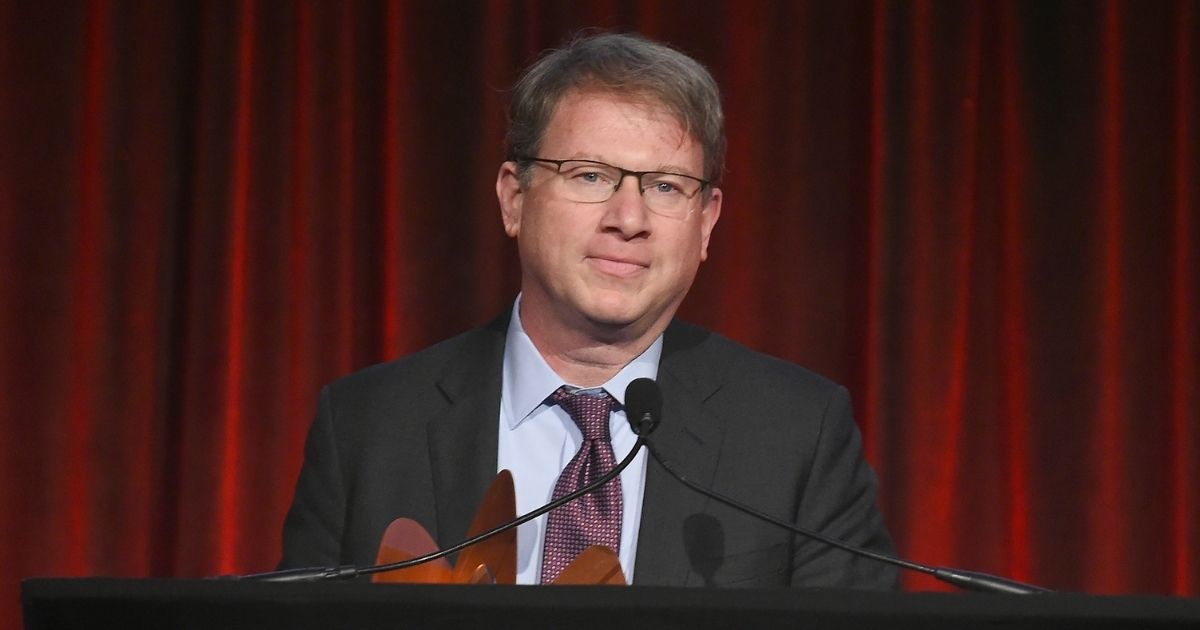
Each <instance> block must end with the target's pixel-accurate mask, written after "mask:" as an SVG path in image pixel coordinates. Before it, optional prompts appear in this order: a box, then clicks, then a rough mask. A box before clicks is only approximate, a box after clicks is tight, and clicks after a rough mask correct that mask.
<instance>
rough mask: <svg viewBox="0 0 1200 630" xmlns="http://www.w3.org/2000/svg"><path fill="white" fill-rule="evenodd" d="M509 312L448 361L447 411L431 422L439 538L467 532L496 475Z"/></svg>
mask: <svg viewBox="0 0 1200 630" xmlns="http://www.w3.org/2000/svg"><path fill="white" fill-rule="evenodd" d="M507 328H508V315H507V314H506V315H504V316H501V317H500V318H498V319H496V320H495V321H493V322H492V323H491V324H489V325H488V326H486V327H485V328H482V329H479V330H477V331H475V333H474V335H473V336H472V338H471V339H469V340H467V341H466V342H465V343H464V344H463V347H462V348H461V352H460V353H459V354H458V355H457V356H456V357H454V358H453V359H451V360H450V361H448V362H447V364H446V366H445V369H444V370H443V373H442V376H441V378H440V379H439V380H438V387H439V388H440V390H441V393H442V395H443V396H445V397H446V400H447V402H448V403H449V407H448V408H447V410H446V412H445V413H444V414H443V415H441V416H439V417H436V418H432V419H431V421H430V423H429V430H428V434H429V456H430V462H431V467H432V478H433V489H434V495H435V496H436V497H437V532H436V535H437V539H438V541H439V542H440V543H441V544H442V545H446V544H450V543H454V542H458V541H460V540H462V539H463V538H465V537H466V533H467V528H468V527H469V526H470V523H471V520H472V519H473V518H474V516H475V511H476V510H477V509H478V507H479V503H480V501H482V499H483V493H484V492H485V491H486V489H487V487H488V486H489V485H490V484H491V482H492V479H494V478H495V476H496V449H497V435H496V434H497V431H498V428H497V422H498V418H499V413H500V383H501V371H502V369H503V358H504V336H505V331H506V330H507Z"/></svg>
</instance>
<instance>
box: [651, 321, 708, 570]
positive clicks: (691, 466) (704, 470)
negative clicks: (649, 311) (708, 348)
mask: <svg viewBox="0 0 1200 630" xmlns="http://www.w3.org/2000/svg"><path fill="white" fill-rule="evenodd" d="M707 334H708V333H706V332H704V331H701V330H699V329H696V328H693V327H690V326H686V325H680V324H672V325H671V327H670V328H668V329H667V332H666V335H665V337H664V340H663V357H662V360H661V363H660V365H659V371H658V383H659V387H660V388H661V389H662V394H663V418H662V423H661V425H660V426H659V428H658V430H657V431H655V433H654V435H653V436H651V441H653V443H654V445H655V447H656V448H657V449H658V451H659V452H660V453H661V454H662V456H663V458H664V459H666V460H667V462H668V463H669V464H671V466H672V468H675V469H676V470H678V471H679V472H681V473H682V474H683V475H684V476H686V477H688V478H689V479H691V480H693V481H695V482H697V483H699V484H701V485H705V486H708V485H711V483H712V479H713V474H714V472H715V471H716V467H717V460H718V457H719V455H720V450H721V443H722V440H723V439H724V431H725V429H724V426H723V423H722V421H721V419H720V418H718V417H716V416H715V415H713V414H712V413H711V412H709V411H708V410H707V409H706V407H705V404H704V403H705V401H706V400H707V399H708V398H709V397H711V396H712V395H713V394H715V393H716V392H717V390H718V389H720V386H721V382H720V377H719V376H718V375H717V374H716V373H715V372H714V371H713V370H714V369H718V366H720V365H721V364H720V362H719V361H718V360H716V358H715V357H713V356H711V353H707V352H703V351H700V350H699V344H701V342H703V341H704V337H705V336H707ZM705 503H706V498H705V497H703V496H701V495H700V494H698V493H696V492H693V491H691V490H689V489H688V488H686V487H685V486H683V484H681V483H680V482H679V481H678V480H676V479H674V478H673V477H671V476H670V475H669V474H668V473H667V472H666V471H665V470H663V469H662V467H661V466H659V465H658V463H657V462H655V461H653V460H651V461H650V463H649V464H648V466H647V468H646V491H645V495H644V498H643V500H642V523H641V527H640V529H639V533H638V550H637V560H636V561H635V570H634V581H635V583H637V584H659V585H682V584H685V583H686V582H687V581H688V577H689V576H688V574H689V572H690V570H691V569H690V565H689V562H688V560H687V554H686V551H685V549H684V546H683V527H684V521H685V520H686V519H687V517H688V516H691V515H693V514H697V513H700V512H701V511H703V509H704V506H705Z"/></svg>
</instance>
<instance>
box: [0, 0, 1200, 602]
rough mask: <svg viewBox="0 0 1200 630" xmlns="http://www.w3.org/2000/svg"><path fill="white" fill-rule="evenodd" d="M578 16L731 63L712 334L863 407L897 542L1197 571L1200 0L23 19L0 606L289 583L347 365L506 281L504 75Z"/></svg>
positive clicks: (184, 6) (23, 6)
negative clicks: (312, 429) (243, 580)
mask: <svg viewBox="0 0 1200 630" xmlns="http://www.w3.org/2000/svg"><path fill="white" fill-rule="evenodd" d="M588 26H597V27H603V28H609V29H620V30H624V29H636V30H640V31H641V32H643V33H645V34H647V35H650V36H652V37H656V38H660V39H663V40H665V41H667V42H671V43H673V44H674V45H676V46H678V47H680V48H681V49H683V50H685V51H687V52H689V53H691V54H693V55H694V56H696V57H697V58H699V59H700V60H701V61H703V62H704V63H706V64H707V65H708V66H709V67H710V68H712V70H713V72H714V74H715V75H716V76H717V79H718V81H719V82H720V83H721V84H722V86H723V88H724V91H725V100H726V103H727V114H728V118H729V137H730V152H729V165H728V174H727V177H726V178H725V183H724V189H725V191H726V211H725V213H724V216H723V218H722V221H721V224H720V225H719V226H718V227H717V232H716V235H715V237H714V241H713V244H712V250H711V253H712V259H711V261H710V262H709V263H707V264H706V265H705V266H704V268H703V269H701V273H700V279H699V280H698V283H697V285H696V287H695V288H694V290H693V293H692V295H691V297H689V299H688V301H687V302H686V303H685V305H684V308H683V315H684V316H685V317H687V318H689V319H691V320H693V321H697V322H699V323H701V324H705V325H708V326H711V327H713V328H715V329H717V330H719V331H721V332H724V333H725V334H727V335H729V336H731V337H733V338H735V339H738V340H740V341H742V342H744V343H746V344H748V345H750V346H753V347H755V348H759V349H761V350H764V351H766V352H769V353H772V354H776V355H779V356H782V357H785V358H788V359H791V360H794V361H797V362H799V363H802V364H805V365H807V366H810V367H812V368H814V369H816V370H818V371H820V372H823V373H825V374H827V375H829V376H830V377H832V378H835V379H837V380H839V381H841V382H844V383H846V384H847V385H848V386H849V387H850V388H851V391H852V393H853V395H854V399H855V403H856V406H857V414H858V420H859V422H860V424H861V426H862V428H863V431H864V434H865V436H866V442H867V448H868V456H869V458H870V460H871V461H872V463H873V464H874V466H875V467H876V470H877V471H878V472H879V474H880V479H881V483H882V503H883V507H884V510H885V513H886V516H887V519H888V522H889V524H890V527H891V530H892V532H893V534H894V536H895V538H896V542H897V546H898V548H899V550H900V551H901V552H902V553H903V554H904V555H906V556H910V557H912V558H915V559H919V560H921V561H926V562H932V563H941V564H952V565H959V566H964V567H970V568H976V569H982V570H987V571H991V572H996V573H1002V574H1006V575H1010V576H1013V577H1016V578H1020V579H1027V580H1033V581H1036V582H1039V583H1043V584H1046V585H1048V586H1051V587H1055V588H1063V589H1080V590H1086V591H1090V592H1098V593H1122V592H1156V593H1175V594H1191V595H1197V594H1200V560H1198V557H1200V526H1198V525H1197V523H1200V492H1198V490H1197V484H1196V479H1197V477H1198V473H1200V394H1198V393H1197V382H1198V381H1197V376H1198V369H1200V333H1198V329H1200V313H1198V309H1200V306H1198V304H1197V301H1198V295H1200V261H1198V259H1197V258H1198V254H1197V249H1198V247H1200V218H1198V217H1197V200H1198V198H1200V191H1198V190H1197V187H1198V186H1197V182H1198V181H1200V162H1198V156H1197V152H1198V146H1200V132H1198V131H1197V129H1198V128H1200V121H1198V120H1197V119H1198V114H1200V106H1198V105H1197V103H1198V100H1197V84H1198V83H1200V81H1198V79H1197V77H1200V70H1198V67H1197V66H1198V60H1197V57H1198V55H1200V50H1198V48H1200V6H1198V5H1197V3H1196V2H1194V1H1187V0H1185V1H1180V2H1084V3H1058V2H1046V1H1041V0H1039V1H1035V2H1027V3H1024V2H958V1H954V2H926V1H914V2H882V1H881V2H857V3H843V2H828V3H799V2H791V1H780V2H736V3H732V2H731V3H728V4H727V3H723V2H695V1H689V2H653V3H650V2H647V3H637V2H614V1H594V2H586V3H582V2H579V3H577V2H549V1H548V2H522V1H518V0H509V1H500V0H497V1H491V2H477V3H476V2H470V3H412V4H408V3H379V2H255V1H251V0H247V1H245V2H241V3H227V2H212V3H204V2H173V3H163V2H152V1H147V2H115V3H109V2H101V1H97V2H52V3H36V2H3V1H0V349H2V357H0V359H2V360H0V396H2V401H3V404H0V474H2V475H3V483H0V514H3V517H0V567H2V569H0V572H2V577H0V580H2V583H3V586H2V587H0V619H3V620H5V622H8V621H10V620H14V619H15V618H16V616H17V615H16V607H17V601H16V583H17V579H18V578H20V577H25V576H30V575H92V574H105V575H131V576H142V575H174V576H199V575H208V574H216V573H228V572H240V571H252V570H262V569H267V568H269V567H271V566H272V565H273V564H274V562H275V561H276V558H277V554H278V546H279V532H280V524H281V521H282V518H283V515H284V512H285V510H286V507H287V505H288V503H289V500H290V498H291V491H292V484H293V481H294V479H295V476H296V473H297V470H298V468H299V465H300V457H301V446H302V441H303V438H304V434H305V431H306V428H307V426H308V423H309V422H310V419H311V413H312V411H313V407H314V402H315V397H316V392H317V390H318V388H319V386H320V385H321V384H322V383H324V382H326V381H329V380H330V379H333V378H335V377H336V376H338V375H340V374H343V373H346V372H349V371H351V370H354V369H356V368H360V367H363V366H366V365H368V364H370V363H373V362H377V361H381V360H385V359H388V358H390V357H395V356H398V355H401V354H403V353H406V352H409V351H412V350H415V349H417V348H421V347H423V346H426V345H428V344H430V343H432V342H434V341H436V340H439V339H441V338H444V337H446V336H449V335H451V334H453V333H455V332H458V331H460V330H463V329H465V328H467V327H470V326H472V325H475V324H479V323H481V322H484V321H486V320H488V319H490V318H491V317H492V316H493V315H494V314H496V313H498V312H499V311H500V310H501V309H504V308H506V307H507V305H508V304H509V303H510V300H511V299H512V297H513V296H514V294H515V291H516V289H517V279H518V274H517V271H516V269H517V267H516V262H517V261H516V258H515V253H514V248H513V246H512V244H511V243H510V242H508V241H507V239H506V238H505V237H504V235H503V233H502V231H501V227H500V222H499V218H498V213H497V209H496V203H495V199H494V196H493V193H492V182H493V179H494V174H495V170H496V167H497V165H498V164H499V162H500V160H501V158H502V155H503V146H502V136H503V130H504V126H505V123H504V121H505V118H504V104H505V100H506V92H505V90H506V88H507V86H509V85H510V84H511V82H512V81H513V79H514V78H515V76H516V73H517V72H518V70H519V69H520V68H521V67H523V66H524V65H525V64H527V63H528V62H529V61H531V60H532V59H533V58H534V56H535V55H536V53H537V52H538V51H540V50H542V49H543V48H545V47H548V46H551V45H554V44H557V43H559V42H560V41H561V40H562V39H563V38H564V37H565V36H566V35H567V34H568V33H571V32H573V31H575V30H576V29H579V28H581V27H588ZM907 585H908V586H909V587H910V588H928V587H930V584H929V583H927V582H925V581H923V580H921V579H911V580H909V581H908V583H907Z"/></svg>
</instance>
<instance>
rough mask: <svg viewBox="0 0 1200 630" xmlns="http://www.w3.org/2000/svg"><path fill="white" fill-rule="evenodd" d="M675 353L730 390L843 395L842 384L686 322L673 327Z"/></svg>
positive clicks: (817, 396)
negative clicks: (679, 353)
mask: <svg viewBox="0 0 1200 630" xmlns="http://www.w3.org/2000/svg"><path fill="white" fill-rule="evenodd" d="M671 330H672V332H674V333H675V335H674V337H675V339H674V341H675V342H676V345H675V346H674V347H675V349H676V351H679V352H682V353H684V354H685V356H687V355H690V356H688V357H687V358H688V361H689V362H691V363H693V364H696V365H705V366H706V369H708V370H710V371H711V372H712V377H713V379H714V380H715V381H716V382H720V383H724V384H725V385H726V386H727V387H728V386H733V387H735V388H736V387H738V386H739V385H740V386H742V387H746V388H758V389H761V390H763V393H764V394H769V393H772V392H777V393H786V392H790V393H792V394H795V395H799V396H803V397H805V398H809V399H812V398H819V399H828V398H829V397H830V396H832V395H836V394H838V393H840V392H844V391H845V388H843V387H842V386H841V385H840V384H838V383H836V382H834V381H833V380H831V379H829V378H827V377H825V376H822V375H821V374H818V373H816V372H814V371H812V370H810V369H808V368H805V367H803V366H801V365H798V364H796V363H793V362H791V361H787V360H785V359H781V358H779V357H776V356H772V355H769V354H766V353H764V352H759V351H757V350H753V349H751V348H748V347H746V346H744V345H742V344H741V343H738V342H736V341H734V340H732V339H729V338H728V337H725V336H724V335H721V334H719V333H716V332H713V331H711V330H707V329H705V328H701V327H699V326H696V325H693V324H688V323H684V322H676V323H674V324H672V328H671Z"/></svg>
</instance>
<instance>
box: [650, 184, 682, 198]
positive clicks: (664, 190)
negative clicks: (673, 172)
mask: <svg viewBox="0 0 1200 630" xmlns="http://www.w3.org/2000/svg"><path fill="white" fill-rule="evenodd" d="M651 188H653V189H654V192H656V193H658V194H660V195H670V194H674V193H677V192H679V187H678V186H676V185H675V184H672V183H671V182H655V183H654V185H653V186H651Z"/></svg>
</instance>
